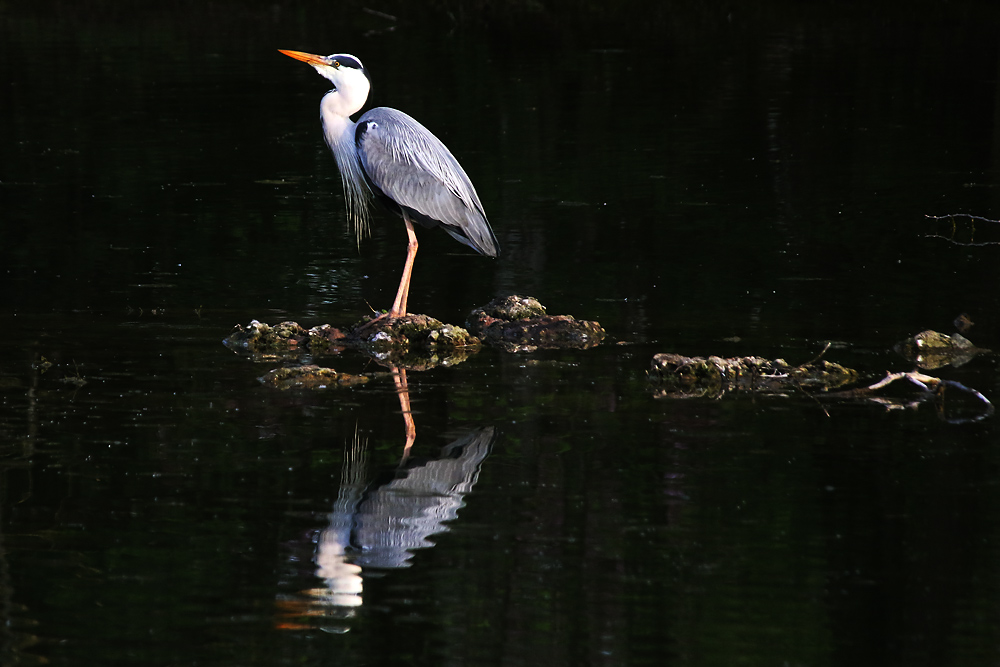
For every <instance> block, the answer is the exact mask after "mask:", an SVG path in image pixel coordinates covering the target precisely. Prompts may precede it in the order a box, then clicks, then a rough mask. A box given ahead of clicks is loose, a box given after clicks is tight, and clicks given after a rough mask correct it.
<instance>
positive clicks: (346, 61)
mask: <svg viewBox="0 0 1000 667" xmlns="http://www.w3.org/2000/svg"><path fill="white" fill-rule="evenodd" d="M330 58H331V59H332V60H333V65H334V67H338V66H343V67H351V68H353V69H364V67H363V66H362V65H361V63H360V62H359V61H358V59H357V58H355V57H354V56H347V55H344V54H342V53H335V54H334V55H332V56H330Z"/></svg>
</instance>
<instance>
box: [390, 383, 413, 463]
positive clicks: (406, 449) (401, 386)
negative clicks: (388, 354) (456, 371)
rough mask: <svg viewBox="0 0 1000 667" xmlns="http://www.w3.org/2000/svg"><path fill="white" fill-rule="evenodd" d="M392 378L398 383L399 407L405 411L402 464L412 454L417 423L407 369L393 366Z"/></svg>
mask: <svg viewBox="0 0 1000 667" xmlns="http://www.w3.org/2000/svg"><path fill="white" fill-rule="evenodd" d="M392 370H393V373H392V380H393V382H395V383H396V393H397V394H399V409H400V410H401V411H402V412H403V424H404V428H405V431H406V445H404V446H403V459H402V461H400V463H401V464H402V463H403V462H405V461H406V459H408V458H409V456H410V449H412V448H413V442H414V441H415V440H416V439H417V424H416V422H414V421H413V413H412V412H411V411H410V388H409V387H408V386H407V385H406V369H405V368H393V369H392Z"/></svg>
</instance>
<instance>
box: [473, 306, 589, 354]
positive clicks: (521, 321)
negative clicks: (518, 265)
mask: <svg viewBox="0 0 1000 667" xmlns="http://www.w3.org/2000/svg"><path fill="white" fill-rule="evenodd" d="M466 326H467V327H469V331H471V332H472V333H473V334H474V335H476V336H479V337H480V338H482V339H483V341H484V342H485V343H486V344H488V345H490V346H492V347H497V348H500V349H502V350H504V351H507V352H531V351H533V350H536V349H539V348H543V349H555V348H577V349H583V348H589V347H594V346H595V345H598V344H600V342H601V341H602V340H604V337H605V335H606V334H605V332H604V329H603V328H601V325H600V324H599V323H597V322H591V321H586V320H577V319H575V318H573V317H572V316H570V315H547V314H546V312H545V307H544V306H542V304H540V303H539V302H538V300H537V299H535V298H534V297H530V296H520V295H512V296H506V297H500V298H497V299H494V300H493V301H491V302H490V303H488V304H487V305H485V306H483V307H482V308H477V309H476V310H474V311H472V312H471V313H470V314H469V318H468V320H467V321H466Z"/></svg>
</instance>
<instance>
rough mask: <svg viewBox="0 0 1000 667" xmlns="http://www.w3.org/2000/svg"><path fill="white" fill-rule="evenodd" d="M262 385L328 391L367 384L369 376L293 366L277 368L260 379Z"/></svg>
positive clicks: (320, 367)
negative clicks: (333, 388) (334, 388)
mask: <svg viewBox="0 0 1000 667" xmlns="http://www.w3.org/2000/svg"><path fill="white" fill-rule="evenodd" d="M259 379H260V381H261V383H262V384H265V385H267V386H269V387H274V388H275V389H293V388H295V389H328V388H332V387H348V386H354V385H359V384H365V383H366V382H368V380H369V378H368V376H367V375H351V374H350V373H338V372H337V371H336V370H334V369H332V368H324V367H322V366H312V365H310V366H293V367H289V368H276V369H274V370H272V371H269V372H268V373H266V374H265V375H264V376H263V377H261V378H259Z"/></svg>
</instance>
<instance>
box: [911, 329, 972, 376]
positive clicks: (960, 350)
mask: <svg viewBox="0 0 1000 667" xmlns="http://www.w3.org/2000/svg"><path fill="white" fill-rule="evenodd" d="M893 349H894V350H896V352H897V353H898V354H900V355H901V356H902V357H903V358H905V359H907V360H909V361H911V362H913V363H914V364H916V365H917V368H923V369H926V370H933V369H935V368H941V367H942V366H948V365H951V366H955V367H958V366H962V365H963V364H967V363H968V362H969V361H971V360H972V358H973V357H975V356H976V355H977V354H980V353H982V352H989V350H985V349H982V348H978V347H976V346H975V345H973V343H972V341H970V340H969V339H968V338H966V337H965V336H963V335H962V334H959V333H954V334H951V335H950V336H948V335H945V334H943V333H938V332H937V331H931V330H927V331H921V332H920V333H918V334H917V335H916V336H911V337H910V338H907V339H906V340H902V341H900V342H898V343H896V345H895V347H894V348H893Z"/></svg>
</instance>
